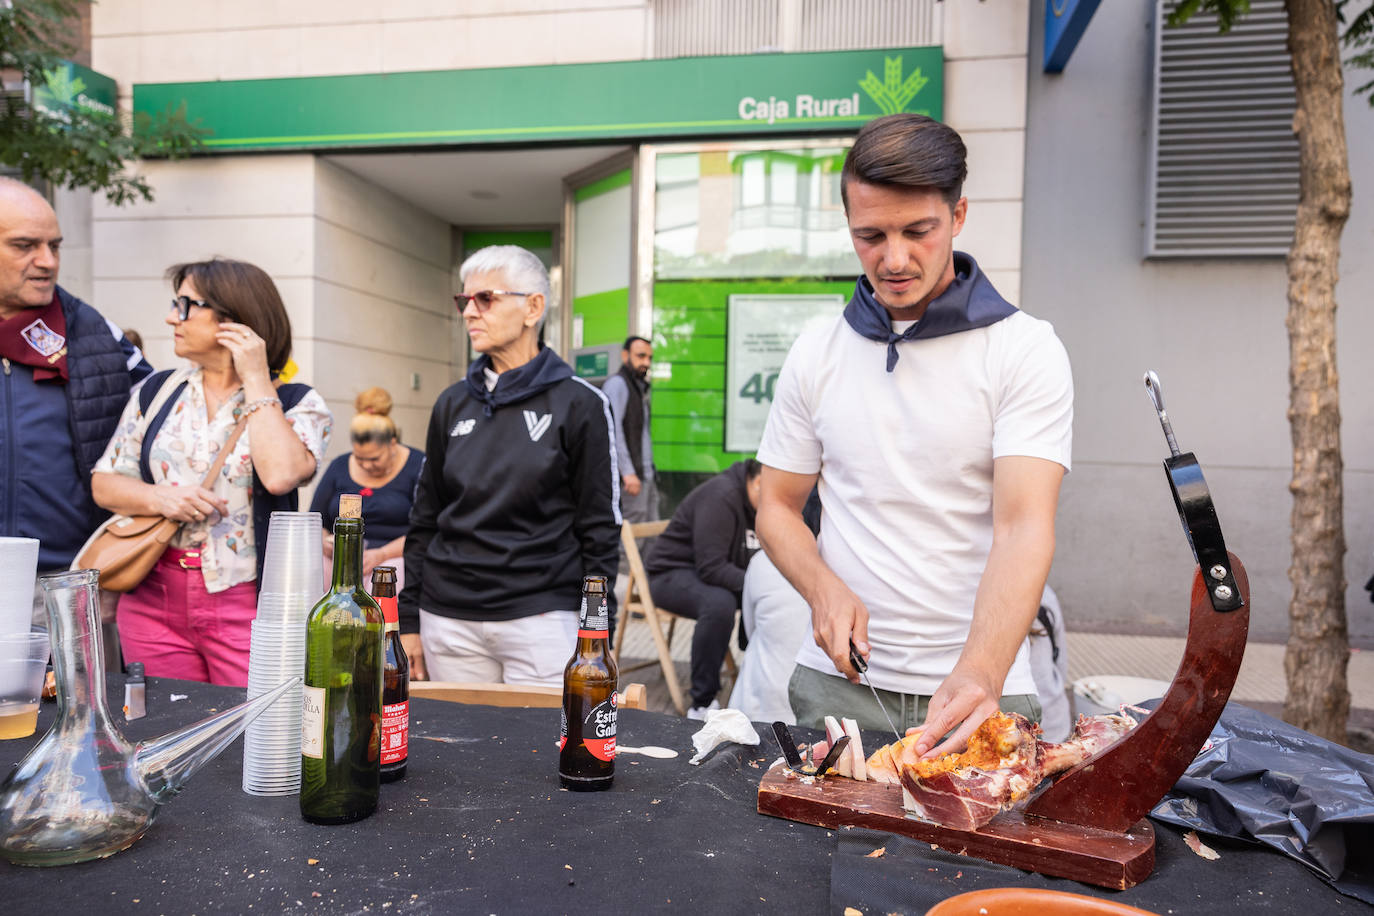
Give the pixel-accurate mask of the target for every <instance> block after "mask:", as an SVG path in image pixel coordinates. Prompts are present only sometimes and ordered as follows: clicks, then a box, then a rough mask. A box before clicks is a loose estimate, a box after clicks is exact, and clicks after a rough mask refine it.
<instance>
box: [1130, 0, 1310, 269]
mask: <svg viewBox="0 0 1374 916" xmlns="http://www.w3.org/2000/svg"><path fill="white" fill-rule="evenodd" d="M1173 7H1174V2H1173V0H1158V2H1157V4H1156V14H1157V24H1158V25H1157V29H1156V43H1155V47H1156V52H1155V74H1156V79H1155V98H1154V104H1155V117H1154V120H1153V125H1152V126H1153V137H1152V140H1153V144H1152V150H1151V174H1150V183H1151V186H1150V212H1149V218H1148V220H1147V223H1148V226H1147V229H1148V241H1147V248H1148V252H1147V253H1148V254H1149V255H1150V256H1153V257H1171V256H1174V257H1189V256H1191V257H1198V256H1237V255H1284V254H1286V253H1287V251H1288V246H1289V244H1290V242H1291V241H1292V238H1293V220H1294V215H1295V212H1296V210H1297V204H1298V141H1297V138H1296V137H1295V136H1294V134H1293V128H1292V122H1293V112H1294V109H1295V107H1296V101H1295V98H1294V93H1293V75H1292V72H1291V70H1290V65H1289V57H1288V45H1287V40H1288V21H1287V17H1286V15H1285V13H1284V9H1283V3H1282V0H1253V2H1252V4H1251V10H1250V12H1249V13H1248V14H1247V15H1245V16H1243V17H1241V18H1240V19H1239V20H1238V21H1237V22H1236V24H1235V26H1234V27H1233V28H1232V29H1231V31H1230V32H1227V33H1226V34H1224V35H1223V34H1221V33H1219V32H1218V31H1217V24H1216V19H1215V17H1213V16H1210V15H1206V16H1204V15H1195V16H1193V18H1192V19H1190V20H1189V21H1188V24H1187V25H1184V26H1181V27H1178V28H1171V27H1169V26H1167V25H1166V24H1165V20H1166V19H1167V17H1168V13H1169V11H1170V10H1171V9H1172V8H1173Z"/></svg>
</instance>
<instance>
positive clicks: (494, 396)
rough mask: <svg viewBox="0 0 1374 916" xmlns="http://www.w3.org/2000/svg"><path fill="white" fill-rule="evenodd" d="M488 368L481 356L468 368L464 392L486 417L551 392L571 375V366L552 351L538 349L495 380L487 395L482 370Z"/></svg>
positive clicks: (487, 362) (484, 358)
mask: <svg viewBox="0 0 1374 916" xmlns="http://www.w3.org/2000/svg"><path fill="white" fill-rule="evenodd" d="M489 368H491V357H490V356H488V355H486V354H485V353H483V354H482V355H481V356H480V357H478V358H477V359H475V360H473V362H472V365H471V366H469V367H468V375H467V379H466V381H467V385H468V391H469V392H471V393H472V396H473V397H475V398H476V399H477V400H479V401H481V402H482V413H483V414H484V415H486V416H488V417H489V416H491V414H492V411H494V410H495V409H496V408H498V407H504V406H505V405H507V404H518V403H519V402H521V401H523V400H525V399H526V398H528V397H530V396H532V395H535V394H538V393H539V392H541V391H543V390H544V389H545V388H552V387H553V386H554V385H556V384H558V383H559V382H561V381H563V380H564V379H566V378H572V375H573V371H572V366H569V365H568V364H567V363H565V362H563V360H561V359H559V358H558V354H557V353H555V352H553V350H551V349H549V348H548V347H545V346H542V345H541V346H540V347H539V352H538V353H537V354H535V357H534V359H532V360H530V361H529V362H527V363H525V364H524V365H523V366H516V367H515V368H514V369H508V370H506V371H505V372H502V373H501V374H500V375H499V376H497V379H496V387H495V388H493V389H492V390H490V391H488V390H487V379H486V375H485V370H487V369H489Z"/></svg>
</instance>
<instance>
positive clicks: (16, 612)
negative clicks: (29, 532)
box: [0, 537, 46, 636]
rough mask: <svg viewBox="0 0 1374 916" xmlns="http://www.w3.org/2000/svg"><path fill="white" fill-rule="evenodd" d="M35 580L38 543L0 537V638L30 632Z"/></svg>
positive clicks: (36, 575) (32, 539)
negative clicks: (1, 585) (1, 586)
mask: <svg viewBox="0 0 1374 916" xmlns="http://www.w3.org/2000/svg"><path fill="white" fill-rule="evenodd" d="M37 579H38V539H37V538H9V537H0V582H4V583H5V587H4V588H3V589H0V636H23V635H24V634H25V633H27V632H29V627H30V625H32V623H33V586H34V583H35V582H36V581H37ZM45 619H46V618H45Z"/></svg>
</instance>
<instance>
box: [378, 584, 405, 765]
mask: <svg viewBox="0 0 1374 916" xmlns="http://www.w3.org/2000/svg"><path fill="white" fill-rule="evenodd" d="M372 597H373V598H375V599H377V603H378V604H379V605H381V607H382V616H383V617H384V618H386V659H385V662H384V663H383V666H382V782H395V781H396V780H398V779H400V778H401V777H402V776H404V775H405V774H406V759H407V757H408V754H409V751H408V746H409V744H410V659H408V658H407V657H406V650H405V649H403V648H402V647H401V622H400V617H399V616H398V613H397V610H396V570H395V569H394V568H393V567H390V566H378V567H377V568H375V569H373V570H372Z"/></svg>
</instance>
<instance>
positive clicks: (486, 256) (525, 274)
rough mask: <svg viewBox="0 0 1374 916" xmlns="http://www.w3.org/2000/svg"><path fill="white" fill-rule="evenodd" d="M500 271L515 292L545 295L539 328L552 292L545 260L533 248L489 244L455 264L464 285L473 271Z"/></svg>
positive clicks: (484, 272) (547, 308) (545, 316)
mask: <svg viewBox="0 0 1374 916" xmlns="http://www.w3.org/2000/svg"><path fill="white" fill-rule="evenodd" d="M489 273H499V274H500V275H501V276H503V277H505V278H506V282H508V283H509V284H510V285H511V286H512V287H514V289H512V290H511V292H517V293H539V294H540V295H541V296H543V297H544V313H543V314H542V315H540V316H539V324H538V325H536V326H535V329H536V330H538V329H539V328H542V327H543V326H544V319H545V318H547V317H548V314H549V307H550V306H551V305H552V302H551V301H550V299H551V296H552V293H551V292H550V289H549V272H548V271H547V270H546V269H545V268H544V262H543V261H541V260H539V257H538V256H537V255H536V254H534V252H532V251H529V250H527V249H524V248H521V247H520V246H519V245H488V246H487V247H486V248H479V249H478V250H477V251H474V252H473V253H472V254H470V255H468V257H467V260H465V261H464V262H463V266H462V267H460V268H458V279H459V280H461V281H462V283H463V285H464V286H466V285H467V282H468V277H470V276H472V275H473V274H489Z"/></svg>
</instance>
